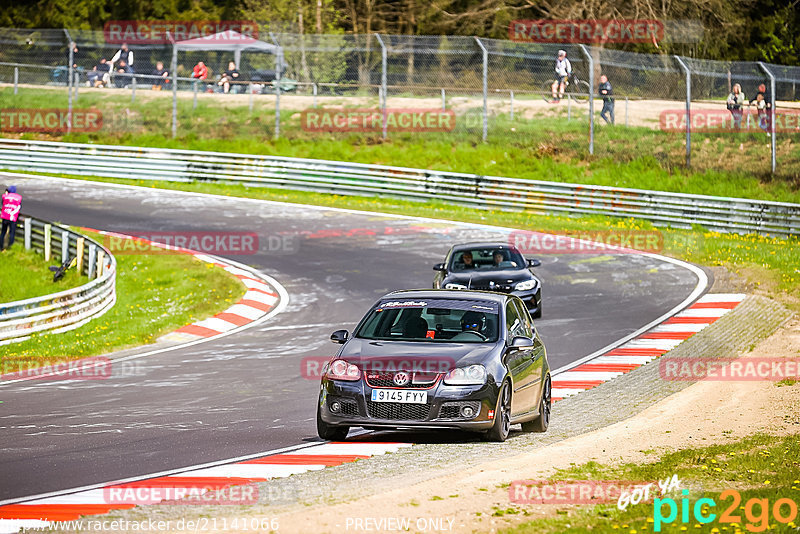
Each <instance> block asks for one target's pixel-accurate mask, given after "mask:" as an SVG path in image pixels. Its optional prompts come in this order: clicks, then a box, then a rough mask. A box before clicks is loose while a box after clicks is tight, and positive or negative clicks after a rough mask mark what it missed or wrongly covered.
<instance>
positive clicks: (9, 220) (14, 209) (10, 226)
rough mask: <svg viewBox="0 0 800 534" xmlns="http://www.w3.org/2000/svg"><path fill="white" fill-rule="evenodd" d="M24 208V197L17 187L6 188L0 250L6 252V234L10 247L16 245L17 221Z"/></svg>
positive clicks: (0, 232) (0, 216) (0, 214)
mask: <svg viewBox="0 0 800 534" xmlns="http://www.w3.org/2000/svg"><path fill="white" fill-rule="evenodd" d="M21 207H22V197H21V196H20V195H19V193H17V186H15V185H11V186H8V187H7V188H6V192H5V193H4V194H3V207H2V213H0V218H2V221H3V222H2V229H0V250H5V249H6V248H7V247H6V246H5V241H6V232H8V246H9V247H11V245H13V244H14V236H15V235H16V233H17V219H18V218H19V210H20V208H21Z"/></svg>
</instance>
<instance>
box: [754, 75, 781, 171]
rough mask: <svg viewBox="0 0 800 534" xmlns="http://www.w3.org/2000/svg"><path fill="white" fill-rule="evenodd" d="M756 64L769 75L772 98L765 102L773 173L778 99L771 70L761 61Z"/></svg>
mask: <svg viewBox="0 0 800 534" xmlns="http://www.w3.org/2000/svg"><path fill="white" fill-rule="evenodd" d="M758 66H759V67H761V70H763V71H764V74H766V75H767V76H768V77H769V98H770V100H772V102H767V103H768V104H769V105H770V106H769V108H770V112H769V123H770V126H769V129H770V131H771V132H772V134H771V135H770V137H771V138H772V139H771V143H770V145H771V147H770V150H771V152H772V174H775V169H776V167H777V163H778V162H777V161H776V157H775V147H776V145H777V144H778V140H777V139H775V108H777V107H778V99H777V98H776V96H777V95H776V94H775V76H774V75H773V74H772V71H770V70H769V69H768V68H767V66H766V65H765V64H764V62H763V61H759V62H758Z"/></svg>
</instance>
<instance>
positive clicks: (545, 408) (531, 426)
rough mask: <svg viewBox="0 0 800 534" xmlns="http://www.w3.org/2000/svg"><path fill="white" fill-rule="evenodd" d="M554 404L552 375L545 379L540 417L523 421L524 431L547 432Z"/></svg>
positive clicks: (540, 402)
mask: <svg viewBox="0 0 800 534" xmlns="http://www.w3.org/2000/svg"><path fill="white" fill-rule="evenodd" d="M552 405H553V384H552V382H551V380H550V375H548V376H547V378H545V380H544V388H543V389H542V398H541V400H540V401H539V417H537V418H536V419H532V420H530V421H528V422H526V423H522V431H523V432H547V428H548V427H549V426H550V410H551V408H552Z"/></svg>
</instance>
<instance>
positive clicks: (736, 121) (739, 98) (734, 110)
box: [727, 83, 746, 131]
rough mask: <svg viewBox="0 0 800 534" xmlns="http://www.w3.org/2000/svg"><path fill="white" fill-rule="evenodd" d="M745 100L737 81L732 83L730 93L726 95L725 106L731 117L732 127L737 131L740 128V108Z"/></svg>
mask: <svg viewBox="0 0 800 534" xmlns="http://www.w3.org/2000/svg"><path fill="white" fill-rule="evenodd" d="M745 102H746V100H745V97H744V93H743V92H742V86H741V85H739V84H738V83H736V84H734V85H733V89H732V90H731V93H730V94H729V95H728V100H727V108H728V111H730V112H731V117H732V118H733V128H734V129H735V130H736V131H739V130H740V129H741V128H742V108H743V106H744V103H745Z"/></svg>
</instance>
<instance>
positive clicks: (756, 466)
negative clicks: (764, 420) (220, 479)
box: [500, 434, 800, 534]
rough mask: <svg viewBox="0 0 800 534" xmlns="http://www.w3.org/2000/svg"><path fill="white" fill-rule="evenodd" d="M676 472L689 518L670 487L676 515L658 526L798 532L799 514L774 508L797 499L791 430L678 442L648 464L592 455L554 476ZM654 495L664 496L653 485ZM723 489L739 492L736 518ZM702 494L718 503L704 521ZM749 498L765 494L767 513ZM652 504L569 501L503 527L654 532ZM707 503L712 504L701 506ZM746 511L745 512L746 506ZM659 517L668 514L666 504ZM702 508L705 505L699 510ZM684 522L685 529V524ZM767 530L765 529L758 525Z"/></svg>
mask: <svg viewBox="0 0 800 534" xmlns="http://www.w3.org/2000/svg"><path fill="white" fill-rule="evenodd" d="M673 475H677V476H678V478H679V479H680V481H681V484H680V486H681V489H683V488H687V489H688V490H689V494H688V495H687V496H686V498H688V499H689V500H688V503H689V505H690V506H691V509H690V510H689V521H688V522H686V523H683V522H682V518H681V499H682V497H683V495H682V494H681V493H680V492H676V493H673V494H668V495H666V496H664V498H673V499H675V501H676V509H677V511H678V514H677V516H676V518H675V519H674V520H673V521H671V522H666V521H665V522H664V524H663V525H662V527H661V532H681V531H689V532H750V531H751V530H749V529H748V525H749V526H750V527H751V528H752V527H755V528H759V527H761V526H762V525H768V527H767V530H766V531H768V532H796V531H797V530H796V528H797V526H798V524H800V517H795V518H794V519H793V521H792V522H790V523H788V524H781V523H779V522H778V521H776V520H775V519H774V517H773V516H772V515H771V513H772V508H773V506H774V504H775V502H776V501H777V500H778V499H782V498H786V499H790V500H792V501H793V502H794V503H795V504H797V503H798V502H800V441H798V439H797V436H796V435H790V436H784V437H778V436H771V435H766V434H756V435H754V436H751V437H748V438H746V439H743V440H741V441H737V442H733V443H729V444H724V445H713V446H709V447H702V448H690V449H683V450H679V451H676V452H672V453H668V454H665V455H664V456H662V457H661V458H659V459H658V461H655V462H653V463H627V464H623V465H621V466H615V467H611V466H606V465H601V464H598V463H596V462H589V463H587V464H583V465H579V466H574V467H572V468H570V469H566V470H561V471H559V472H558V473H557V474H556V475H555V476H554V477H553V479H554V480H609V481H613V480H628V481H642V482H653V483H655V482H656V481H657V480H664V479H668V478H672V476H673ZM653 487H654V488H656V493H655V496H654V497H658V498H661V497H662V496H661V495H660V492H659V491H658V490H657V487H656V485H655V484H654V486H653ZM725 490H737V491H738V492H739V494H740V495H741V503H740V505H739V507H738V508H737V509H735V510H733V514H734V515H739V516H740V520H739V522H738V524H737V525H735V524H733V523H728V522H722V521H720V519H721V517H722V513H723V512H724V511H725V510H726V509H727V508H728V506H729V505H730V504H731V502H732V498H731V497H725V498H722V499H721V498H720V494H721V493H722V492H723V491H725ZM700 498H710V499H713V501H714V502H715V503H716V507H715V508H714V509H713V510H711V511H712V512H713V513H715V514H716V519H715V520H714V521H712V522H710V523H708V524H701V523H700V522H698V521H696V520H695V518H694V517H693V513H692V511H693V508H694V504H695V503H696V502H697V500H698V499H700ZM750 499H767V501H768V503H769V511H770V515H769V517H767V518H766V520H765V519H764V518H762V517H761V514H760V513H759V511H760V508H759V506H754V505H753V503H750V502H749V501H750ZM509 510H513V511H514V512H513V513H522V514H527V510H526V509H525V505H515V506H514V507H511V508H510V509H501V510H500V511H501V512H503V514H502V515H506V514H508V513H510V512H509ZM655 510H656V507H655V503H654V502H653V500H652V498H651V500H650V502H646V503H645V502H643V503H640V504H637V505H631V506H628V507H627V509H626V510H624V511H623V510H620V509H618V507H617V503H616V502H615V503H609V504H600V505H596V506H580V507H570V508H568V509H562V510H560V512H561V514H560V515H559V516H557V517H552V518H547V519H540V520H536V521H531V522H528V523H525V524H521V525H518V526H517V527H515V528H511V529H508V530H505V531H503V532H506V533H507V534H526V533H534V532H535V533H562V532H576V533H577V532H587V531H591V532H613V533H621V532H625V533H632V534H635V533H640V532H653V531H654V527H655V522H654V517H655V515H654V511H655ZM705 510H709V509H708V508H705ZM748 510H749V511H750V512H751V513H752V514H751V517H750V518H749V517H748V516H747V515H746V513H747V511H748ZM661 511H662V512H663V514H664V517H667V515H668V511H669V509H668V505H663V506H662V507H661ZM704 513H705V514H707V513H708V512H707V511H706V512H704ZM782 513H783V514H784V515H788V513H789V508H788V506H787V505H784V506H783V508H782ZM682 527H685V528H682ZM761 530H762V531H764V529H761Z"/></svg>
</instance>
